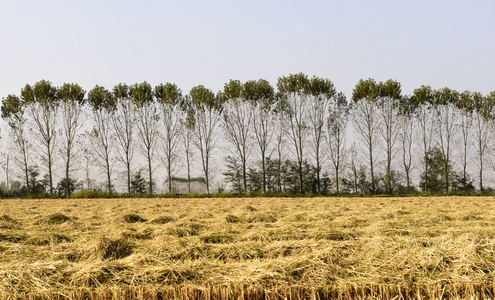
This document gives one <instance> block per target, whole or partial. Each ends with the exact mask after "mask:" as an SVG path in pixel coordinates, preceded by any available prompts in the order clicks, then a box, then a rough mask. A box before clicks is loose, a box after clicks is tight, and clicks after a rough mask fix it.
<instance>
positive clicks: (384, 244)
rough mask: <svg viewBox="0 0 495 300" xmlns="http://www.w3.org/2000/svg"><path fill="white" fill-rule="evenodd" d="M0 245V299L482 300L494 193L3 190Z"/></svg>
mask: <svg viewBox="0 0 495 300" xmlns="http://www.w3.org/2000/svg"><path fill="white" fill-rule="evenodd" d="M0 253H1V256H0V298H13V299H16V298H29V297H31V298H32V299H88V298H91V299H194V298H204V299H325V298H328V299H336V298H337V299H338V298H340V299H356V298H360V299H373V298H383V299H392V298H395V299H409V298H421V299H423V298H454V299H465V298H466V299H470V298H472V297H474V298H480V297H482V298H494V295H495V281H494V274H495V199H493V198H491V197H431V198H243V199H236V198H228V199H70V200H53V199H46V200H10V199H3V200H0Z"/></svg>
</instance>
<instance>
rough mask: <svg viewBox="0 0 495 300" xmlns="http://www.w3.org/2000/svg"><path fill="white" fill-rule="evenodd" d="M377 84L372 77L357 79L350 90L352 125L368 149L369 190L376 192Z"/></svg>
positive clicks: (378, 123)
mask: <svg viewBox="0 0 495 300" xmlns="http://www.w3.org/2000/svg"><path fill="white" fill-rule="evenodd" d="M378 97H379V86H378V84H377V83H376V82H375V80H373V79H367V80H362V79H361V80H359V82H358V83H357V84H356V87H355V88H354V90H353V91H352V100H353V102H354V110H353V114H354V126H355V128H356V131H357V133H358V134H359V135H360V136H361V138H362V141H363V143H364V145H365V146H366V148H367V150H368V162H369V166H370V176H371V192H372V193H373V194H374V193H376V184H375V183H376V180H375V154H374V150H375V148H376V146H377V143H378V130H379V125H380V122H379V110H378V103H377V100H378Z"/></svg>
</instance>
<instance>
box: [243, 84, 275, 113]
mask: <svg viewBox="0 0 495 300" xmlns="http://www.w3.org/2000/svg"><path fill="white" fill-rule="evenodd" d="M242 96H243V97H244V99H246V100H248V101H251V102H254V103H258V104H260V105H261V107H262V108H263V109H265V110H270V109H271V108H272V106H273V103H274V100H275V92H274V90H273V87H272V86H271V85H270V83H269V82H268V81H267V80H265V79H259V80H258V81H255V80H249V81H246V82H245V83H244V89H243V91H242Z"/></svg>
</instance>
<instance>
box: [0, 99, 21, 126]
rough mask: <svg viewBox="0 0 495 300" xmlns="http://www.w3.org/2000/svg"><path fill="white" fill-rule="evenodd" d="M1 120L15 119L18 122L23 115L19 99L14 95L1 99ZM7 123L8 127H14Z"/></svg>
mask: <svg viewBox="0 0 495 300" xmlns="http://www.w3.org/2000/svg"><path fill="white" fill-rule="evenodd" d="M1 110H2V118H3V119H4V120H8V119H15V120H19V118H20V116H22V114H23V106H22V102H21V99H19V97H17V96H16V95H8V96H7V97H5V98H3V99H2V108H1ZM11 124H15V122H14V123H11V121H9V126H11V127H14V126H13V125H11Z"/></svg>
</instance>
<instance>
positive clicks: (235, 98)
mask: <svg viewBox="0 0 495 300" xmlns="http://www.w3.org/2000/svg"><path fill="white" fill-rule="evenodd" d="M222 97H223V98H224V99H223V101H225V105H224V107H223V114H222V116H223V128H224V132H225V137H226V139H227V141H228V142H229V143H230V144H231V145H232V146H233V147H234V149H235V151H234V153H233V154H234V155H235V156H236V157H237V158H238V159H239V160H240V162H241V168H242V182H243V184H242V191H243V192H244V193H246V192H247V160H248V157H249V154H250V153H251V149H252V148H251V147H250V146H251V145H250V142H251V136H250V130H251V121H252V116H251V114H252V111H251V109H250V107H249V103H248V102H247V101H246V98H245V97H244V86H243V84H242V83H241V82H240V81H239V80H231V81H230V82H229V83H227V84H225V86H224V89H223V93H222Z"/></svg>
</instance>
